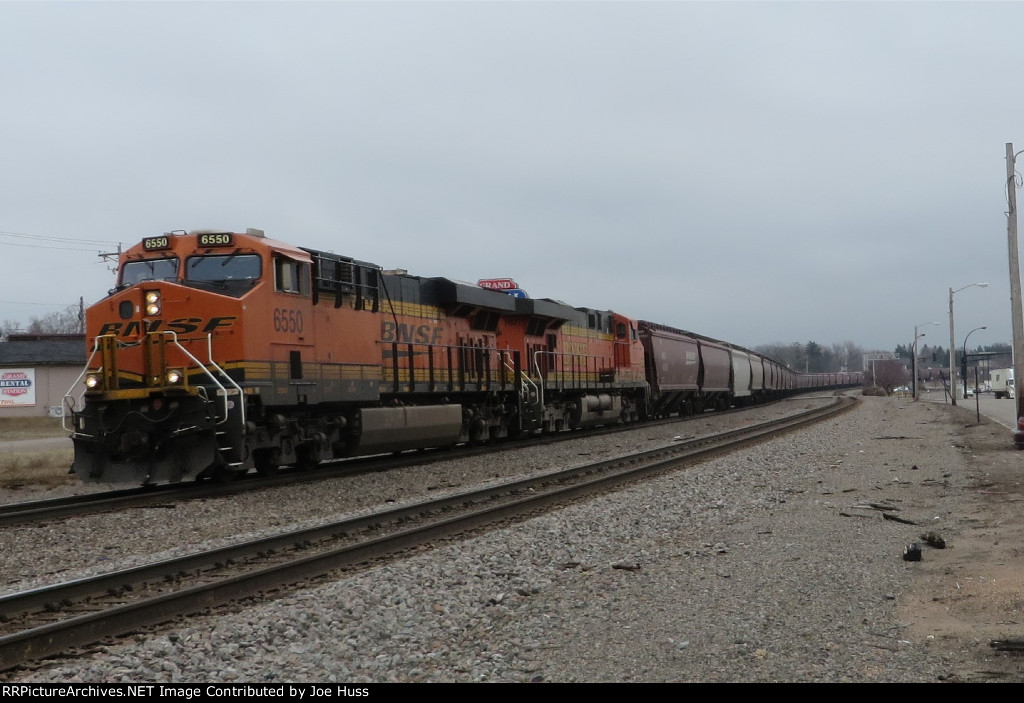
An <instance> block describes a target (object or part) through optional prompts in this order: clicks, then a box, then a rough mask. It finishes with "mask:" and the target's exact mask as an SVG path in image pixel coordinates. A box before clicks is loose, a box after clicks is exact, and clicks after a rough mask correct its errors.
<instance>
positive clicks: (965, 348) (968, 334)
mask: <svg viewBox="0 0 1024 703" xmlns="http://www.w3.org/2000/svg"><path fill="white" fill-rule="evenodd" d="M987 329H988V327H975V328H974V329H973V330H971V331H970V332H968V333H967V336H966V337H964V358H963V365H964V398H967V340H968V339H970V338H971V335H972V334H974V333H975V332H977V331H978V330H987ZM974 390H975V391H977V390H978V389H977V388H975V389H974Z"/></svg>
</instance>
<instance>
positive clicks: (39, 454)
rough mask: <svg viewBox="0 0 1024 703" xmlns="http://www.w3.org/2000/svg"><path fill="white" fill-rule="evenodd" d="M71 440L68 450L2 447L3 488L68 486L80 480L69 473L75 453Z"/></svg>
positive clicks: (0, 476)
mask: <svg viewBox="0 0 1024 703" xmlns="http://www.w3.org/2000/svg"><path fill="white" fill-rule="evenodd" d="M73 453H74V452H73V451H72V449H71V440H68V447H67V448H66V449H43V450H38V451H25V452H14V451H12V450H7V449H0V488H21V487H23V486H43V487H53V486H66V485H69V484H74V483H78V480H77V479H76V478H75V477H74V476H71V475H70V474H68V469H69V468H70V467H71V458H72V455H73Z"/></svg>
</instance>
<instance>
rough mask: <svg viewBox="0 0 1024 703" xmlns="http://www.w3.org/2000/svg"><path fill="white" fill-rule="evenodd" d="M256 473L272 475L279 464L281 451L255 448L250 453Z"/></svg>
mask: <svg viewBox="0 0 1024 703" xmlns="http://www.w3.org/2000/svg"><path fill="white" fill-rule="evenodd" d="M252 460H253V464H254V465H255V466H256V473H258V474H259V475H260V476H273V475H274V474H276V473H277V470H278V468H279V467H280V466H281V453H280V452H278V451H277V450H276V449H257V450H256V451H254V452H253V455H252Z"/></svg>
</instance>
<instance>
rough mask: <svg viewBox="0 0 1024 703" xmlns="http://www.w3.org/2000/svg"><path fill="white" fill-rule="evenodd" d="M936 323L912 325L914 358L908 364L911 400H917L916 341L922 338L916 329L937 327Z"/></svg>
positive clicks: (922, 334)
mask: <svg viewBox="0 0 1024 703" xmlns="http://www.w3.org/2000/svg"><path fill="white" fill-rule="evenodd" d="M937 324H939V323H938V322H922V323H921V324H920V325H914V358H913V360H912V363H911V364H910V368H911V373H912V374H914V375H913V377H912V378H911V379H910V380H911V388H913V390H914V393H913V398H914V400H917V340H919V339H921V337H923V336H924V332H922V333H921V334H918V333H917V328H918V327H924V326H926V325H937Z"/></svg>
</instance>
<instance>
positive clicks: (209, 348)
mask: <svg viewBox="0 0 1024 703" xmlns="http://www.w3.org/2000/svg"><path fill="white" fill-rule="evenodd" d="M206 353H207V356H209V357H210V363H211V364H212V365H213V368H215V369H217V371H218V372H219V373H220V375H222V376H223V377H224V378H226V379H228V381H229V382H230V383H231V385H232V386H234V387H235V390H236V391H238V414H239V417H240V418H241V423H242V434H243V435H244V434H245V393H244V392H243V391H242V387H241V386H240V385H238V382H236V381H235V379H233V378H231V376H229V375H228V374H227V372H226V371H225V370H224V369H222V368H221V366H220V364H218V363H217V362H216V361H214V360H213V333H212V332H209V333H207V335H206ZM207 373H209V371H207ZM210 375H211V377H212V376H213V374H210ZM215 380H216V379H215ZM217 385H220V384H217ZM220 387H221V389H222V390H224V420H227V419H228V416H227V394H228V392H227V389H226V388H224V386H220ZM217 424H218V425H219V424H220V423H219V422H218V423H217Z"/></svg>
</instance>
